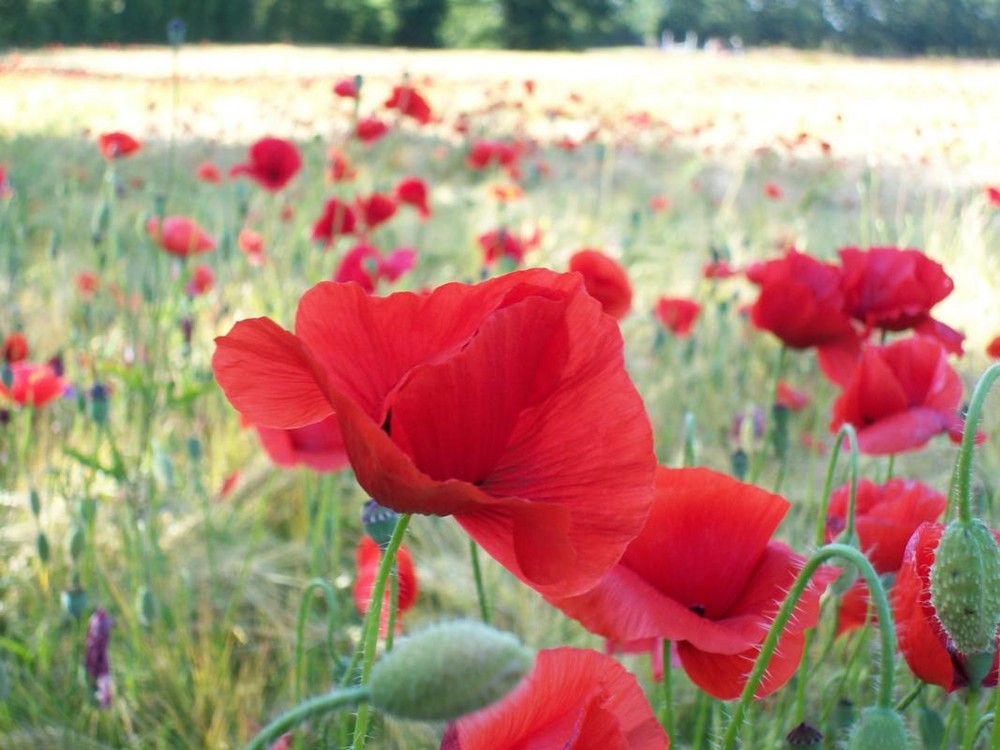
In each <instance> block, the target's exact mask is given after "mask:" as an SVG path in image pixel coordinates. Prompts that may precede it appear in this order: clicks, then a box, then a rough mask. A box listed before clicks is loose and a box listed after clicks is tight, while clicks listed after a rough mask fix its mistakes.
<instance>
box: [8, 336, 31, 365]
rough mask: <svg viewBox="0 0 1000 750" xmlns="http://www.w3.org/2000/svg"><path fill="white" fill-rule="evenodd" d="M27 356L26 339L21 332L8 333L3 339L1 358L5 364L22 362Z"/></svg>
mask: <svg viewBox="0 0 1000 750" xmlns="http://www.w3.org/2000/svg"><path fill="white" fill-rule="evenodd" d="M27 358H28V339H26V338H25V337H24V334H23V333H10V334H7V337H6V338H5V339H4V340H3V360H4V362H6V363H7V364H14V363H15V362H23V361H24V360H26V359H27Z"/></svg>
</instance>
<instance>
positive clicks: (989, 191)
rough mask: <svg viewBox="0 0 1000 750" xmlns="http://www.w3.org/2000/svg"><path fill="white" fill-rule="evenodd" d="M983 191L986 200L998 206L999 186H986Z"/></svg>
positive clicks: (999, 206) (999, 197) (999, 204)
mask: <svg viewBox="0 0 1000 750" xmlns="http://www.w3.org/2000/svg"><path fill="white" fill-rule="evenodd" d="M985 192H986V200H987V201H989V202H990V203H991V204H992V205H993V206H995V207H996V208H1000V188H997V187H992V186H987V187H986V190H985Z"/></svg>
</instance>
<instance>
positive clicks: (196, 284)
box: [184, 263, 215, 297]
mask: <svg viewBox="0 0 1000 750" xmlns="http://www.w3.org/2000/svg"><path fill="white" fill-rule="evenodd" d="M214 286H215V272H214V271H212V267H211V266H208V265H206V264H204V263H199V264H198V265H197V266H195V267H194V270H193V271H191V278H190V280H189V281H188V283H187V286H185V287H184V291H186V292H187V293H188V294H189V295H190V296H192V297H198V296H200V295H202V294H205V293H206V292H209V291H211V290H212V288H213V287H214Z"/></svg>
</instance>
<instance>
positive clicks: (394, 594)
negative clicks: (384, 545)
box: [385, 565, 399, 651]
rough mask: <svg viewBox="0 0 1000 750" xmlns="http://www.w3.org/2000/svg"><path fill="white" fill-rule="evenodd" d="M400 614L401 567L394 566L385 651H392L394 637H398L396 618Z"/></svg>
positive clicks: (390, 588)
mask: <svg viewBox="0 0 1000 750" xmlns="http://www.w3.org/2000/svg"><path fill="white" fill-rule="evenodd" d="M398 614H399V565H393V566H392V573H390V574H389V622H388V623H387V625H388V627H387V628H386V631H385V650H386V651H392V641H393V637H394V636H395V635H396V616H397V615H398Z"/></svg>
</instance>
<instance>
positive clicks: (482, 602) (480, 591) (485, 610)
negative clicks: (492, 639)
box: [469, 537, 490, 625]
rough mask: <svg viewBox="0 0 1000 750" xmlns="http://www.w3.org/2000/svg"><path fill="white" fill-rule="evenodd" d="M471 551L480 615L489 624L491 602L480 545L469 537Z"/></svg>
mask: <svg viewBox="0 0 1000 750" xmlns="http://www.w3.org/2000/svg"><path fill="white" fill-rule="evenodd" d="M469 552H470V554H471V555H472V577H473V578H475V580H476V597H477V598H478V599H479V615H480V617H482V618H483V622H485V623H486V624H487V625H488V624H489V622H490V603H489V601H488V600H487V599H486V587H485V586H484V585H483V569H482V566H480V564H479V545H478V544H476V540H475V539H473V538H472V537H469Z"/></svg>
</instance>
